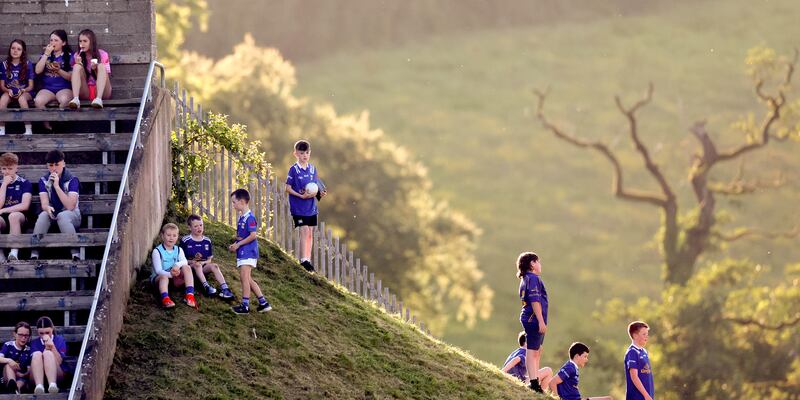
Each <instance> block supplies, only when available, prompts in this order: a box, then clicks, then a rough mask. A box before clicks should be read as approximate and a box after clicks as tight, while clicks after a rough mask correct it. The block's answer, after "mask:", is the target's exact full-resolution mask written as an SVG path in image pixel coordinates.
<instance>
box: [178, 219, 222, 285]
mask: <svg viewBox="0 0 800 400" xmlns="http://www.w3.org/2000/svg"><path fill="white" fill-rule="evenodd" d="M186 224H187V225H189V230H190V232H191V233H189V234H188V235H186V236H184V237H183V239H181V249H183V253H184V254H185V255H186V259H187V260H188V261H189V266H190V267H192V269H193V270H194V273H195V274H196V275H197V279H199V280H200V283H202V284H203V289H204V290H205V291H206V295H207V296H214V295H215V294H217V293H219V297H220V298H221V299H223V300H232V299H233V297H234V296H233V293H232V292H231V289H230V288H229V287H228V284H227V283H226V282H225V277H224V276H222V271H220V269H219V265H217V264H216V263H214V262H212V261H211V259H212V258H214V254H213V246H212V245H211V239H209V238H208V237H207V236H205V235H203V232H204V229H205V228H204V226H203V218H200V216H199V215H195V214H192V215H190V216H189V218H187V220H186ZM207 273H212V274H213V275H214V278H215V279H216V280H217V282H219V284H220V286H221V287H220V290H219V291H217V288H215V287H214V286H212V285H211V284H209V283H208V281H207V280H206V275H205V274H207Z"/></svg>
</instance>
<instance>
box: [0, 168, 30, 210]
mask: <svg viewBox="0 0 800 400" xmlns="http://www.w3.org/2000/svg"><path fill="white" fill-rule="evenodd" d="M25 193H29V194H33V185H32V184H31V181H29V180H27V179H25V178H23V177H21V176H19V175H17V179H15V180H14V181H13V182H11V184H9V185H8V187H6V200H5V202H3V206H2V207H0V208H8V207H12V206H15V205H17V204H19V203H22V195H24V194H25Z"/></svg>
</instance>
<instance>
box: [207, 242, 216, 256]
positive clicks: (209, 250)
mask: <svg viewBox="0 0 800 400" xmlns="http://www.w3.org/2000/svg"><path fill="white" fill-rule="evenodd" d="M206 244H208V252H207V253H208V257H206V258H211V256H213V255H214V245H213V244H212V243H211V239H206Z"/></svg>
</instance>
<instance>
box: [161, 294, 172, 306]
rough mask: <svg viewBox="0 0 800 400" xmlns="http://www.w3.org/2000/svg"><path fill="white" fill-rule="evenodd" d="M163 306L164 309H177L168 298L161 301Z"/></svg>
mask: <svg viewBox="0 0 800 400" xmlns="http://www.w3.org/2000/svg"><path fill="white" fill-rule="evenodd" d="M161 305H162V306H164V308H172V307H175V302H174V301H172V299H170V298H169V296H167V297H164V298H163V299H161Z"/></svg>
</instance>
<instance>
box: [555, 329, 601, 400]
mask: <svg viewBox="0 0 800 400" xmlns="http://www.w3.org/2000/svg"><path fill="white" fill-rule="evenodd" d="M588 362H589V346H587V345H585V344H583V343H581V342H575V343H573V344H572V345H571V346H569V360H568V361H567V362H566V363H564V366H563V367H561V369H560V370H559V371H558V374H556V376H554V377H553V380H551V381H550V385H548V386H549V388H550V391H551V392H553V393H558V397H559V398H561V399H562V400H583V399H584V397H581V392H580V390H578V378H579V375H578V369H580V368H583V367H585V366H586V363H588ZM585 399H587V400H611V397H608V396H603V397H585Z"/></svg>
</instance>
